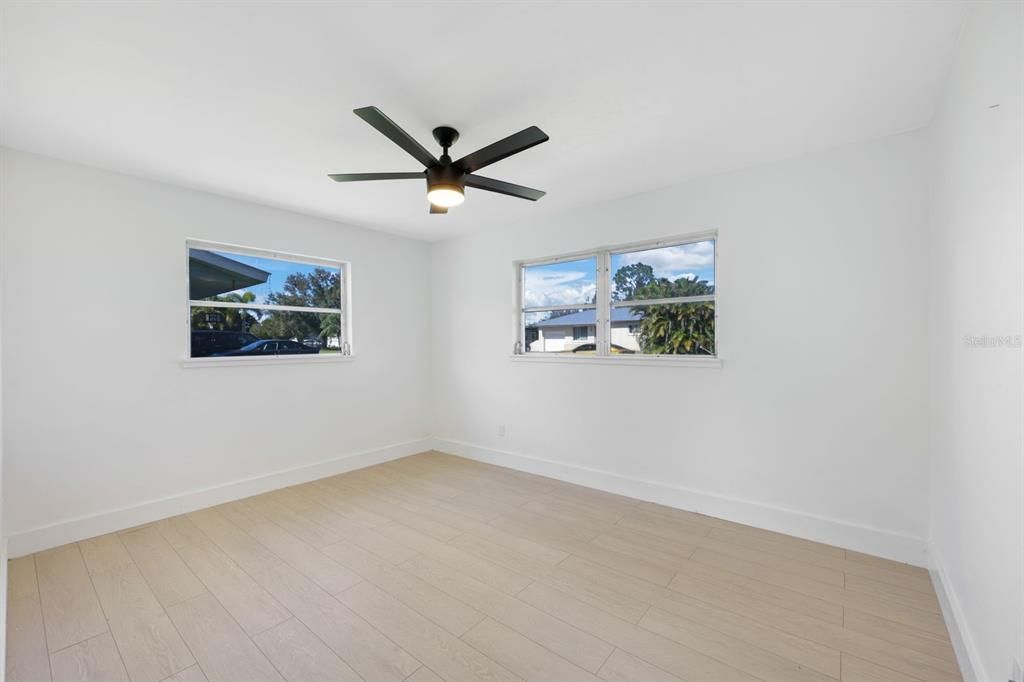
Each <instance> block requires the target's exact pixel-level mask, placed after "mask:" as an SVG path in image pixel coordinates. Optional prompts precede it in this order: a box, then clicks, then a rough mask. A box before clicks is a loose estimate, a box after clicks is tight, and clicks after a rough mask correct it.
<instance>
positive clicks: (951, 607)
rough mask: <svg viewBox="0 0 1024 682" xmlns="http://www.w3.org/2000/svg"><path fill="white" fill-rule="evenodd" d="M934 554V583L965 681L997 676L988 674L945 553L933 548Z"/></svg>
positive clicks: (992, 678)
mask: <svg viewBox="0 0 1024 682" xmlns="http://www.w3.org/2000/svg"><path fill="white" fill-rule="evenodd" d="M931 557H932V567H931V570H930V573H931V576H932V585H934V587H935V594H936V595H937V596H938V598H939V606H940V607H941V608H942V617H943V619H944V620H945V621H946V629H947V630H949V639H950V641H951V642H952V643H953V652H954V653H956V661H957V663H958V664H959V665H960V673H961V674H962V675H963V678H964V682H978V681H979V680H994V679H997V678H995V677H991V676H989V675H987V674H985V670H984V667H983V666H982V664H981V657H980V656H979V655H978V649H977V647H976V646H975V644H974V640H973V638H972V637H971V633H970V631H969V630H968V629H967V627H966V625H967V621H966V619H965V618H964V612H963V608H962V607H961V606H960V599H959V598H958V597H957V594H956V590H954V589H953V584H952V583H951V582H950V581H949V575H948V574H947V573H946V567H945V564H944V563H943V561H942V555H941V554H939V553H938V552H937V551H936V550H935V548H934V547H932V549H931Z"/></svg>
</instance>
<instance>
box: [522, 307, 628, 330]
mask: <svg viewBox="0 0 1024 682" xmlns="http://www.w3.org/2000/svg"><path fill="white" fill-rule="evenodd" d="M639 321H640V316H639V315H637V314H636V313H634V312H633V309H632V308H612V322H613V323H614V322H639ZM596 323H597V311H596V310H593V309H590V310H581V311H579V312H578V313H572V314H570V315H562V316H561V317H555V318H551V319H548V320H544V321H543V322H538V323H537V324H531V325H529V326H531V327H575V326H581V327H582V326H583V325H589V324H596Z"/></svg>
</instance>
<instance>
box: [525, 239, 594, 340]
mask: <svg viewBox="0 0 1024 682" xmlns="http://www.w3.org/2000/svg"><path fill="white" fill-rule="evenodd" d="M520 276H521V278H522V289H521V290H520V296H521V298H522V307H521V311H520V315H521V318H522V319H521V322H520V328H521V329H522V336H523V338H522V339H520V343H522V344H523V348H524V349H525V350H527V351H529V352H532V353H569V352H572V351H573V349H574V347H575V346H576V344H574V343H573V341H574V340H577V339H576V328H577V327H582V328H583V329H584V338H586V331H585V330H586V327H587V326H588V325H590V324H594V322H595V320H596V319H597V258H596V257H595V256H588V257H584V258H563V259H555V260H551V261H547V262H543V263H534V264H531V265H524V266H523V267H522V268H521V270H520ZM527 342H528V343H527Z"/></svg>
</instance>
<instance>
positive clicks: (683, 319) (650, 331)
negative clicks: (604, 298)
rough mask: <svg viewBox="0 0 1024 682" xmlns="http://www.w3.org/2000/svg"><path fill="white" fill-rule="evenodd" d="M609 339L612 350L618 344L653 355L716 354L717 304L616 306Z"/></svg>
mask: <svg viewBox="0 0 1024 682" xmlns="http://www.w3.org/2000/svg"><path fill="white" fill-rule="evenodd" d="M610 340H611V342H612V344H613V345H612V350H613V352H614V351H615V346H619V347H620V348H623V349H626V350H629V349H632V350H633V352H636V353H643V354H650V355H654V354H657V355H714V354H715V304H714V302H713V301H706V302H700V303H673V304H669V305H649V306H636V307H632V308H614V309H613V310H612V330H611V339H610ZM620 352H622V351H620Z"/></svg>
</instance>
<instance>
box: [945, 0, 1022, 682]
mask: <svg viewBox="0 0 1024 682" xmlns="http://www.w3.org/2000/svg"><path fill="white" fill-rule="evenodd" d="M1021 8H1022V5H1021V3H1019V2H1013V3H1011V2H1007V3H988V2H986V3H975V4H974V5H973V11H972V14H971V16H970V17H969V20H968V22H967V25H966V28H965V31H964V33H963V35H962V36H961V43H960V48H959V52H958V55H957V59H956V63H955V66H954V68H953V71H952V73H951V75H950V79H949V82H948V85H947V88H946V92H945V95H944V98H943V100H942V102H941V104H940V106H939V108H938V112H937V114H936V117H935V120H934V122H933V124H932V129H931V135H932V147H933V150H934V153H933V174H932V187H931V212H932V217H931V223H932V225H931V232H930V234H929V239H928V242H929V244H931V245H932V249H931V253H930V261H931V263H932V273H931V282H930V290H931V321H930V333H929V342H930V347H931V352H932V365H931V371H930V376H931V377H932V378H933V383H932V390H931V395H932V414H933V419H932V423H931V428H930V433H931V453H932V466H931V485H930V489H931V544H932V548H933V554H934V559H935V565H936V568H937V570H938V572H939V574H940V575H941V577H942V583H943V587H944V588H945V590H946V592H947V594H948V596H949V600H950V602H951V603H952V606H953V611H954V612H956V616H957V621H958V625H959V628H960V631H961V634H962V635H963V639H964V644H965V648H966V649H967V651H968V652H969V653H970V655H971V659H972V660H971V664H972V666H973V668H974V673H975V674H976V675H977V678H978V679H980V680H1006V679H1009V677H1010V674H1011V661H1012V658H1013V656H1016V657H1017V659H1018V660H1019V661H1021V662H1022V663H1024V641H1022V639H1024V626H1022V623H1021V619H1022V618H1024V602H1022V595H1021V582H1022V580H1024V565H1022V558H1021V553H1022V552H1024V544H1022V543H1024V526H1022V514H1024V507H1022V501H1021V500H1022V495H1024V469H1022V467H1024V465H1022V458H1024V423H1022V402H1021V389H1022V386H1024V375H1022V366H1024V363H1022V349H1021V347H1020V346H1019V345H1017V346H1016V347H1013V346H997V347H984V346H971V345H968V344H967V343H965V341H964V337H968V336H970V337H983V336H989V337H996V336H1011V337H1013V336H1016V339H1017V341H1018V344H1019V340H1020V335H1021V334H1022V333H1024V320H1022V309H1024V295H1022V286H1024V267H1022V264H1024V211H1022V207H1021V202H1022V187H1024V184H1022V183H1024V177H1022V174H1021V166H1022V164H1024V154H1022V145H1024V139H1022V128H1024V108H1022V89H1021V88H1022V85H1021V84H1022V81H1024V73H1022V64H1024V61H1022V51H1021V30H1022V10H1021ZM996 104H998V105H999V106H998V107H996V108H989V107H991V106H992V105H996Z"/></svg>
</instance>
